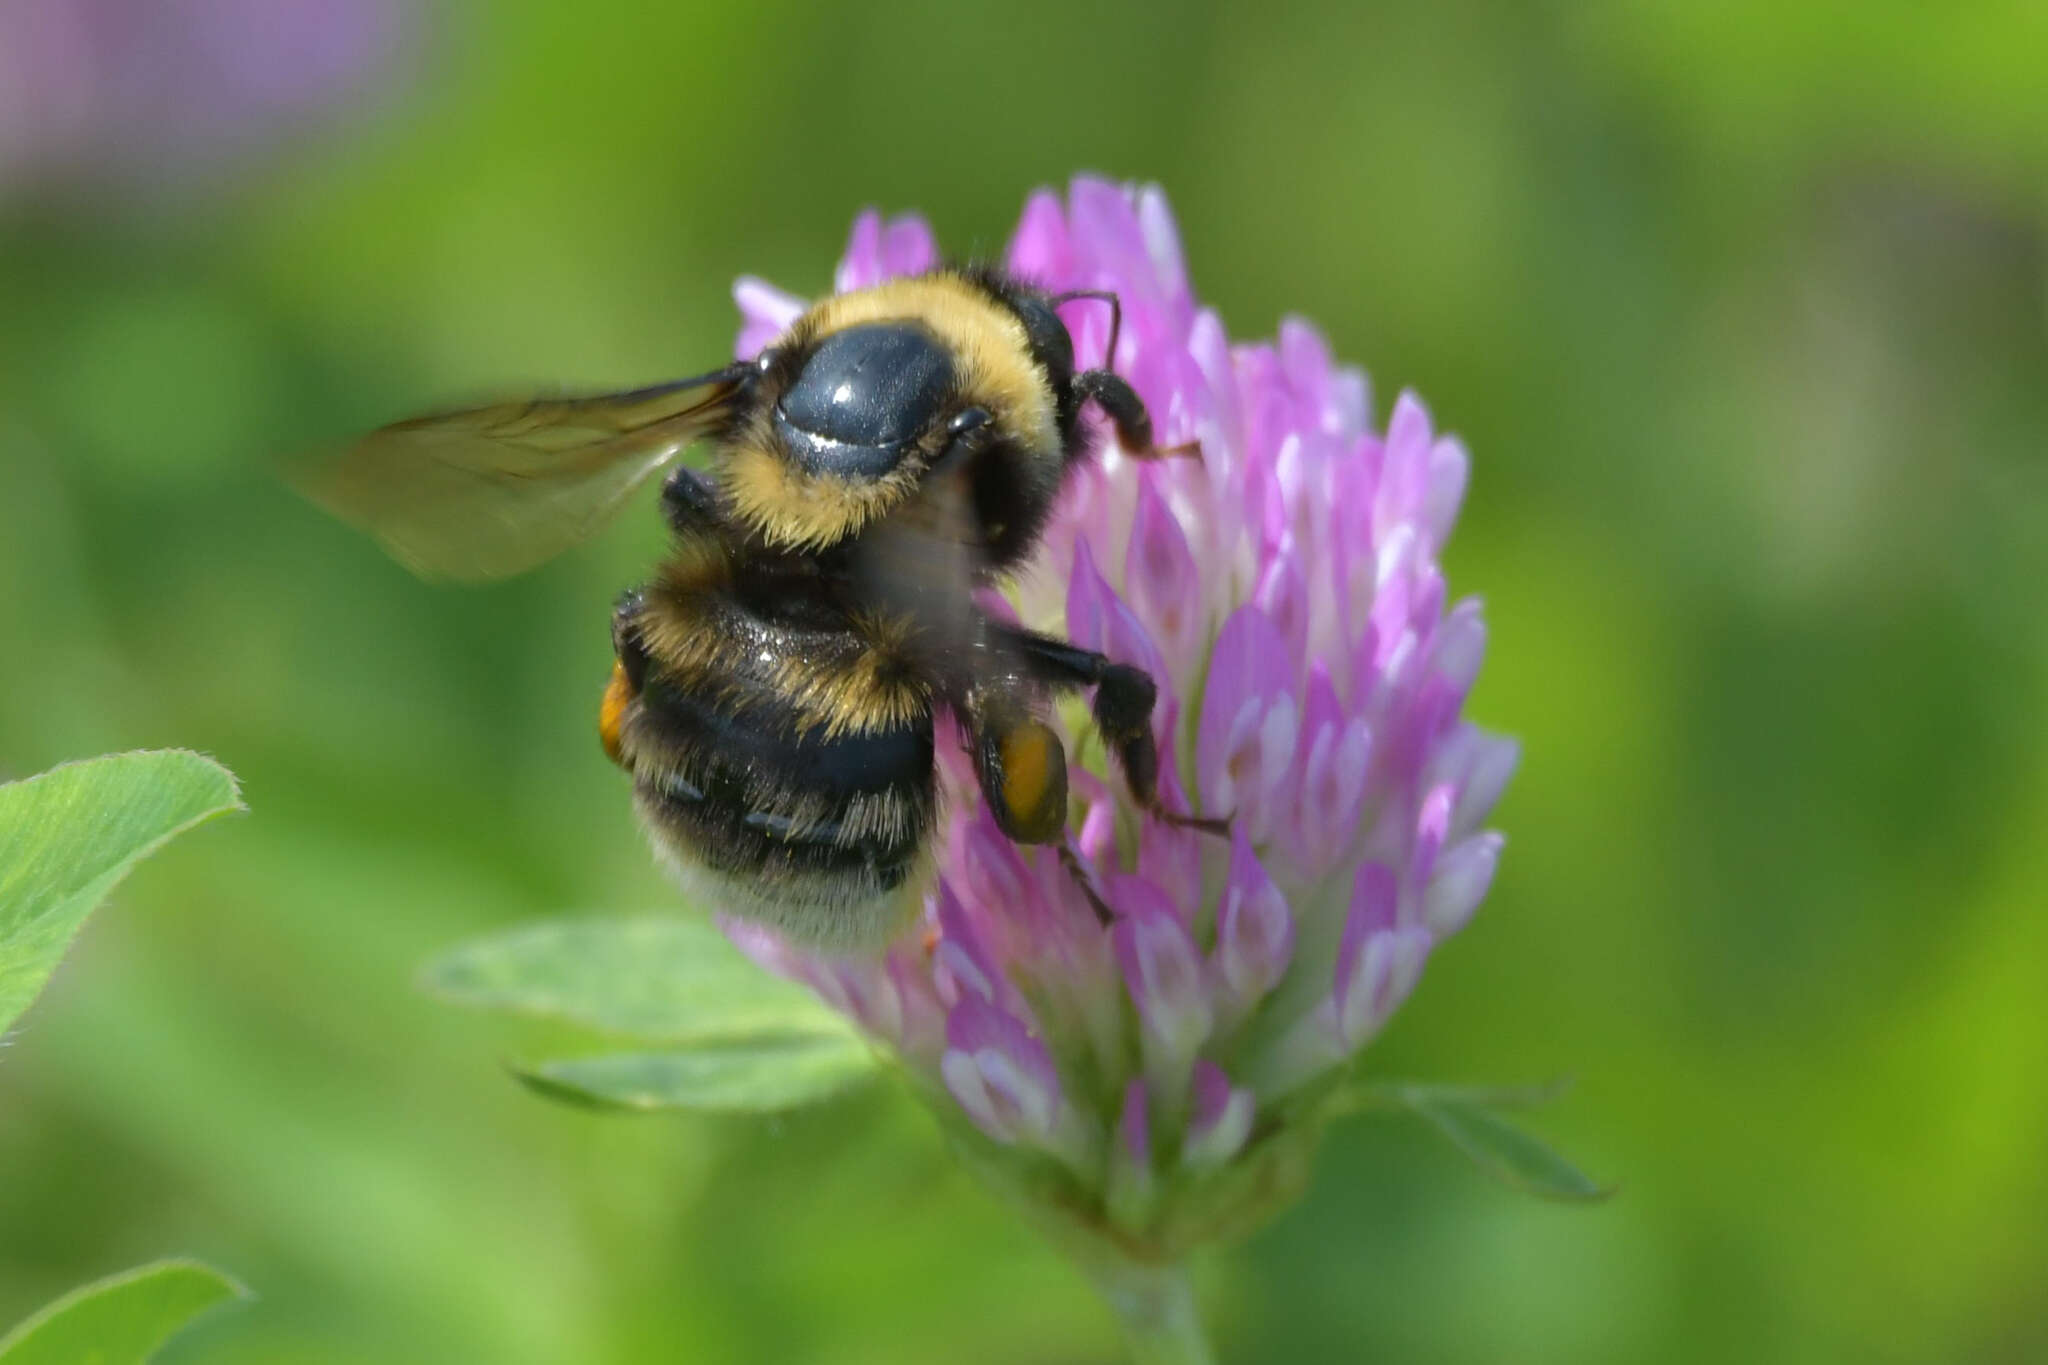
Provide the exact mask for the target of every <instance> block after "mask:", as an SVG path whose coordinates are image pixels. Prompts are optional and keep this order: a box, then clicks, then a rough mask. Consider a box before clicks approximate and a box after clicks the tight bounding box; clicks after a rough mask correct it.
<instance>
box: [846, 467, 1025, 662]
mask: <svg viewBox="0 0 2048 1365" xmlns="http://www.w3.org/2000/svg"><path fill="white" fill-rule="evenodd" d="M986 563H987V555H986V552H985V551H984V549H983V547H982V545H981V540H980V533H979V529H978V526H977V523H976V522H975V519H974V514H973V506H972V503H971V501H970V496H969V493H968V489H967V483H966V479H965V476H964V471H963V472H954V471H943V472H942V471H934V472H933V473H932V474H930V475H928V476H927V477H926V479H925V481H924V483H923V484H922V485H921V486H920V487H919V489H918V493H917V496H916V497H914V498H912V499H911V500H910V501H909V502H908V503H906V504H905V505H904V506H902V507H899V508H897V509H896V510H895V511H893V512H891V513H890V514H889V515H888V516H886V517H884V518H882V519H881V520H880V521H878V522H876V523H875V524H874V525H872V526H870V527H869V528H868V529H867V530H866V531H865V532H863V533H862V535H861V538H860V548H859V551H858V555H857V558H856V560H855V573H856V575H857V578H858V580H859V583H860V588H861V595H862V596H863V597H864V598H865V600H867V601H869V602H872V603H874V604H875V605H876V606H877V607H879V608H880V609H881V610H882V611H883V612H884V613H885V614H887V615H890V616H894V617H896V618H898V619H900V620H903V621H904V622H905V623H906V624H908V625H909V626H910V627H911V638H910V640H909V642H908V643H909V647H910V649H911V652H912V653H913V655H915V656H917V657H918V659H919V662H920V663H921V665H922V666H923V667H924V668H925V669H926V671H927V672H928V673H929V674H930V675H931V676H933V677H935V678H939V679H941V680H942V690H946V691H963V690H965V689H966V688H968V687H969V686H971V685H973V684H974V683H976V682H978V681H980V680H981V678H982V676H983V675H986V674H987V673H989V672H990V671H992V667H993V665H995V663H996V662H997V651H996V646H995V643H994V641H993V639H992V637H991V635H990V632H989V631H988V628H987V622H986V621H985V619H984V618H983V616H982V613H981V609H980V608H979V607H978V606H976V605H975V602H974V589H975V588H976V587H977V586H978V585H979V584H980V583H981V582H983V581H984V577H985V566H986Z"/></svg>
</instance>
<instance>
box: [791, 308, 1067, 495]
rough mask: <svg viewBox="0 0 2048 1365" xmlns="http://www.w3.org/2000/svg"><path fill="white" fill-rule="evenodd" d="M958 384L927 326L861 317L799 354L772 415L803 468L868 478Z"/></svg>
mask: <svg viewBox="0 0 2048 1365" xmlns="http://www.w3.org/2000/svg"><path fill="white" fill-rule="evenodd" d="M1054 322H1055V325H1057V322H1058V319H1054ZM957 388H958V377H957V375H956V374H955V372H954V367H953V360H952V357H951V356H950V355H948V354H947V351H946V347H945V345H944V343H943V342H941V341H940V340H939V338H938V337H936V336H934V335H933V334H932V333H931V332H930V331H928V330H927V329H926V328H924V327H922V326H920V325H919V324H917V323H915V322H901V321H897V322H866V323H860V324H857V325H855V326H852V327H848V328H845V329H843V330H841V331H837V332H834V333H832V334H831V335H830V336H827V337H826V338H825V339H824V340H823V341H821V342H819V343H818V345H817V347H816V349H814V350H812V351H811V353H810V354H809V355H808V356H806V357H805V358H804V361H803V367H802V368H801V369H800V370H798V371H797V373H796V376H795V377H794V378H793V379H792V380H791V381H790V383H789V385H788V387H786V388H785V389H784V390H783V391H782V394H781V396H780V397H779V398H778V399H777V400H776V402H775V409H774V412H773V414H772V415H771V417H770V420H771V421H772V422H773V424H774V428H775V434H776V435H777V436H778V437H779V438H780V441H781V444H782V446H783V449H784V450H786V451H787V452H788V455H789V458H790V459H791V461H792V462H794V463H795V464H796V466H797V467H798V468H799V469H801V470H803V472H804V473H806V474H812V475H826V476H831V477H835V478H839V479H846V480H850V481H854V482H869V481H872V480H875V479H879V478H882V477H883V476H885V475H887V474H889V473H890V472H891V471H892V470H894V469H895V468H896V467H897V466H898V465H899V464H901V463H902V462H903V460H904V458H905V456H907V455H909V454H910V453H911V451H912V450H914V449H916V448H917V446H918V443H919V440H920V438H922V437H923V436H924V435H925V433H926V432H927V430H928V429H929V428H930V427H931V425H932V423H933V421H934V419H936V418H937V417H938V416H939V415H940V413H941V412H942V410H943V409H944V408H945V407H946V405H947V403H948V402H949V401H950V400H951V399H952V397H953V395H954V393H955V391H956V389H957Z"/></svg>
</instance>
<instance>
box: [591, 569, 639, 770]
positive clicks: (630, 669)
mask: <svg viewBox="0 0 2048 1365" xmlns="http://www.w3.org/2000/svg"><path fill="white" fill-rule="evenodd" d="M641 605H642V599H641V595H640V590H639V589H638V588H635V589H633V590H632V591H631V592H627V593H624V594H621V596H620V597H619V601H618V605H616V606H614V607H613V608H612V656H613V658H612V676H611V681H609V682H607V683H606V684H605V688H604V700H603V701H602V702H600V703H599V704H598V708H597V737H598V739H599V741H600V742H601V743H602V744H603V745H604V752H605V756H606V757H607V758H609V759H611V761H612V762H614V763H616V764H618V765H619V766H620V767H621V768H626V769H628V770H630V769H631V767H632V765H631V764H630V763H629V762H627V760H626V756H625V751H624V750H623V749H622V748H621V746H620V734H621V732H622V731H623V730H624V729H625V724H626V708H627V707H629V706H631V705H632V704H633V702H634V700H635V699H636V698H637V697H639V695H640V685H641V683H642V682H643V681H644V680H645V679H646V677H647V647H646V646H645V645H643V644H642V643H641V642H640V628H639V623H638V617H639V615H640V608H641Z"/></svg>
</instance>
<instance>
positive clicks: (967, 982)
mask: <svg viewBox="0 0 2048 1365" xmlns="http://www.w3.org/2000/svg"><path fill="white" fill-rule="evenodd" d="M936 911H937V918H938V928H939V941H938V944H937V946H936V947H935V948H934V949H933V950H932V975H933V979H934V980H935V981H936V982H937V984H938V986H939V995H940V998H941V999H944V1000H948V1001H953V1000H960V999H963V998H965V997H966V996H969V995H974V996H979V997H980V998H981V999H982V1000H984V1001H986V1002H987V1003H989V1004H991V1005H993V1004H997V1003H1008V998H1007V995H1006V994H1005V989H1006V988H1007V987H1008V985H1009V983H1008V982H1007V981H1005V980H1004V978H1003V973H1002V968H1001V967H1000V966H998V965H997V963H996V960H995V958H994V956H993V955H992V954H991V953H990V952H989V950H988V947H987V945H986V944H984V943H983V942H982V941H981V935H980V934H978V933H977V932H975V928H974V923H973V921H972V920H971V919H969V917H968V914H967V909H966V907H965V906H963V905H962V904H961V903H960V898H959V897H958V896H956V895H954V894H953V887H952V885H951V884H950V883H949V882H947V881H946V880H945V879H944V878H941V879H940V880H939V884H938V890H937V896H936Z"/></svg>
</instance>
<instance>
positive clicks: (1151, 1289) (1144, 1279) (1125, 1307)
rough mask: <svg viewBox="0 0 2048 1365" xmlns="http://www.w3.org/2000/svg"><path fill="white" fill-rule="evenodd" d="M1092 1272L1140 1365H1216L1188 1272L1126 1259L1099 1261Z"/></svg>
mask: <svg viewBox="0 0 2048 1365" xmlns="http://www.w3.org/2000/svg"><path fill="white" fill-rule="evenodd" d="M1089 1274H1090V1276H1091V1277H1092V1278H1093V1279H1094V1281H1095V1287H1096V1288H1097V1289H1099V1290H1101V1291H1102V1297H1103V1298H1105V1299H1107V1300H1109V1306H1110V1307H1111V1308H1112V1309H1113V1310H1115V1312H1116V1317H1117V1322H1118V1324H1119V1325H1121V1326H1122V1328H1123V1329H1124V1340H1125V1341H1126V1342H1127V1343H1128V1344H1129V1345H1130V1348H1131V1359H1132V1360H1133V1361H1134V1362H1136V1365H1214V1362H1215V1359H1216V1357H1215V1356H1214V1355H1213V1354H1212V1353H1211V1352H1210V1350H1209V1341H1208V1338H1207V1337H1205V1336H1203V1335H1202V1322H1201V1318H1200V1317H1199V1316H1198V1315H1197V1314H1196V1312H1195V1295H1194V1290H1193V1289H1192V1288H1190V1287H1189V1285H1188V1274H1187V1271H1186V1270H1184V1269H1183V1268H1181V1267H1180V1266H1155V1265H1138V1264H1135V1263H1133V1262H1130V1261H1120V1262H1099V1263H1097V1264H1095V1265H1092V1266H1090V1267H1089Z"/></svg>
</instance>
